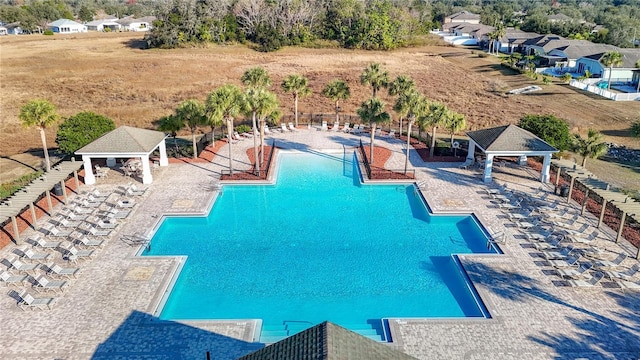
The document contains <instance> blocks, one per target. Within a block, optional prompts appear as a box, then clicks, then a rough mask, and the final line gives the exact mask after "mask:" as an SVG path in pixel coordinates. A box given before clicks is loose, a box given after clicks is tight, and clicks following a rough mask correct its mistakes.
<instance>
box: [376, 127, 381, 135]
mask: <svg viewBox="0 0 640 360" xmlns="http://www.w3.org/2000/svg"><path fill="white" fill-rule="evenodd" d="M375 136H382V129H380V128H378V129H376V135H375Z"/></svg>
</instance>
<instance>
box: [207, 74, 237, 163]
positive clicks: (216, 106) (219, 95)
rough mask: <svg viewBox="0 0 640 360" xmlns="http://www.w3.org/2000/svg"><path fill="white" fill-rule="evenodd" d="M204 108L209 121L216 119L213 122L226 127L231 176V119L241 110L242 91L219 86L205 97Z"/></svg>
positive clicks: (235, 87) (231, 87)
mask: <svg viewBox="0 0 640 360" xmlns="http://www.w3.org/2000/svg"><path fill="white" fill-rule="evenodd" d="M205 107H206V109H207V113H208V114H209V121H212V119H216V120H214V121H216V122H217V121H220V122H222V121H224V122H225V123H226V125H227V136H228V138H229V173H230V174H232V175H233V161H232V159H231V139H232V138H233V118H235V117H236V116H237V115H238V114H239V113H240V110H241V109H242V91H241V90H240V88H239V87H237V86H235V85H224V86H221V87H219V88H217V89H216V90H214V91H212V92H211V93H210V94H209V96H207V101H206V104H205ZM218 119H219V120H218ZM211 161H213V160H211Z"/></svg>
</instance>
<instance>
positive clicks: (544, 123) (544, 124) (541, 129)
mask: <svg viewBox="0 0 640 360" xmlns="http://www.w3.org/2000/svg"><path fill="white" fill-rule="evenodd" d="M518 126H520V127H521V128H523V129H525V130H527V131H530V132H531V133H533V134H534V135H536V136H538V137H539V138H541V139H542V140H544V141H546V142H548V143H549V144H550V145H551V146H553V147H555V148H556V149H558V150H561V151H562V150H568V149H569V148H570V147H571V134H570V133H569V125H567V123H566V121H564V120H562V119H558V118H557V117H555V116H553V115H532V114H529V115H525V116H523V117H522V118H521V119H520V122H519V123H518Z"/></svg>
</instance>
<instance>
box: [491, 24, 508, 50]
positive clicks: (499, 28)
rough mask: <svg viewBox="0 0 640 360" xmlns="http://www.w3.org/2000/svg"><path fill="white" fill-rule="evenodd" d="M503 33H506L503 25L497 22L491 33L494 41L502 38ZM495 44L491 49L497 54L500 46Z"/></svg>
mask: <svg viewBox="0 0 640 360" xmlns="http://www.w3.org/2000/svg"><path fill="white" fill-rule="evenodd" d="M505 33H506V30H505V29H504V25H502V23H499V24H498V25H497V26H496V28H495V30H493V34H494V35H495V42H496V43H497V42H498V41H499V40H500V39H502V37H503V36H504V34H505ZM496 45H497V44H496ZM496 45H494V47H493V49H494V51H495V53H496V54H498V52H499V51H500V48H498V46H496Z"/></svg>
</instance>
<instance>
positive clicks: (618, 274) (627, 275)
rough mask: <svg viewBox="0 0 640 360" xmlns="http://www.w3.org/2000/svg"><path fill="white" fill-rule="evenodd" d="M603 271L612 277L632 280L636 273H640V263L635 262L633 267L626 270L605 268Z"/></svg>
mask: <svg viewBox="0 0 640 360" xmlns="http://www.w3.org/2000/svg"><path fill="white" fill-rule="evenodd" d="M603 272H604V274H605V275H607V277H608V278H610V279H622V280H627V281H631V280H632V278H633V277H634V276H635V275H636V274H640V263H635V264H633V266H632V267H630V268H627V269H626V270H624V271H616V270H605V271H603Z"/></svg>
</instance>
